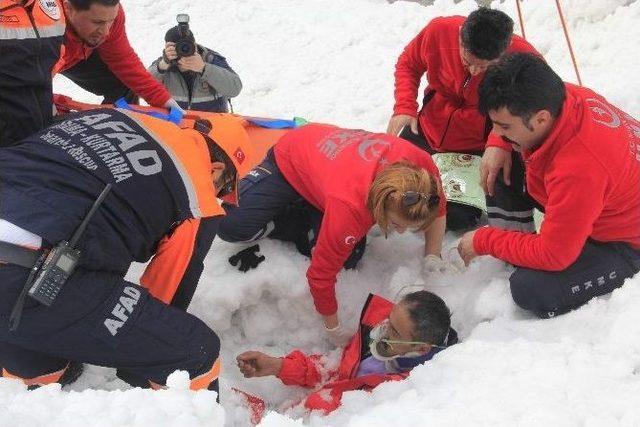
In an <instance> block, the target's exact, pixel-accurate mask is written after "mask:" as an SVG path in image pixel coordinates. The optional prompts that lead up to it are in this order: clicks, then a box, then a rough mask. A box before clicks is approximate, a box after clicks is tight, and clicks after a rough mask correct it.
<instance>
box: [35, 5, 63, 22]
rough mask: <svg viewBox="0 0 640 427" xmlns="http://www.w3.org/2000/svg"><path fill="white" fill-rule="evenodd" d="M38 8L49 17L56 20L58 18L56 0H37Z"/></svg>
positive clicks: (58, 9)
mask: <svg viewBox="0 0 640 427" xmlns="http://www.w3.org/2000/svg"><path fill="white" fill-rule="evenodd" d="M38 3H39V4H40V9H42V11H43V12H44V13H45V14H46V15H47V16H48V17H49V18H51V19H53V20H55V21H57V20H58V19H60V8H59V7H58V2H57V1H56V0H38Z"/></svg>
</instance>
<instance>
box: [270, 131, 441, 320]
mask: <svg viewBox="0 0 640 427" xmlns="http://www.w3.org/2000/svg"><path fill="white" fill-rule="evenodd" d="M274 153H275V158H276V163H277V164H278V168H279V169H280V170H281V171H282V174H283V175H284V177H285V178H286V180H287V181H288V182H289V183H290V184H291V185H292V186H293V188H294V189H295V190H296V191H297V192H298V193H300V195H302V197H304V198H305V199H306V200H308V201H309V202H310V203H311V204H313V205H314V206H315V207H316V208H318V209H319V210H321V211H322V212H323V213H324V216H323V219H322V224H321V227H320V234H319V236H318V238H317V241H316V246H315V248H314V250H313V256H312V257H311V265H310V266H309V269H308V270H307V279H308V281H309V287H310V289H311V295H312V296H313V300H314V303H315V306H316V310H317V311H318V312H319V313H320V314H322V315H325V316H326V315H330V314H334V313H335V312H336V311H337V310H338V304H337V301H336V295H335V284H336V275H337V274H338V272H339V271H340V269H341V268H342V264H343V263H344V261H345V260H346V259H347V258H348V257H349V254H350V253H351V251H352V250H353V248H354V246H355V244H356V243H357V242H358V241H359V240H360V239H362V238H363V237H364V236H365V235H366V234H367V232H368V231H369V229H370V228H371V227H372V226H373V224H374V221H373V217H372V216H371V214H370V213H369V210H368V209H367V206H366V203H367V196H368V193H369V188H370V186H371V183H372V182H373V180H374V177H375V176H376V174H377V173H378V172H379V171H380V170H381V169H382V168H383V167H384V166H385V165H387V164H390V163H394V162H397V161H401V160H407V161H409V162H411V163H413V164H414V165H417V166H419V167H421V168H424V169H425V170H427V171H428V172H429V174H431V175H432V176H434V177H436V179H437V180H438V182H439V180H440V174H439V172H438V169H437V167H436V165H435V164H434V163H433V161H432V160H431V157H430V156H429V155H428V154H427V153H426V152H424V151H423V150H421V149H419V148H417V147H415V146H414V145H413V144H411V143H409V142H407V141H405V140H403V139H400V138H396V137H394V136H389V135H386V134H376V133H370V132H366V131H363V130H353V129H340V128H337V127H333V126H328V125H317V124H310V125H307V126H303V127H301V128H298V129H295V130H293V131H291V132H288V133H286V134H285V135H284V136H283V137H282V138H281V139H280V140H279V141H278V143H277V144H276V145H275V149H274ZM440 187H441V186H440ZM439 209H440V210H439V214H440V215H444V214H445V197H444V195H443V194H440V208H439Z"/></svg>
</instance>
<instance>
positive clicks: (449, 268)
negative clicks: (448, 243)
mask: <svg viewBox="0 0 640 427" xmlns="http://www.w3.org/2000/svg"><path fill="white" fill-rule="evenodd" d="M430 273H440V274H455V273H460V269H459V268H458V266H456V265H455V264H452V263H450V262H448V261H445V260H443V259H442V258H440V257H439V256H437V255H427V256H426V257H424V260H423V261H422V274H423V275H427V274H430Z"/></svg>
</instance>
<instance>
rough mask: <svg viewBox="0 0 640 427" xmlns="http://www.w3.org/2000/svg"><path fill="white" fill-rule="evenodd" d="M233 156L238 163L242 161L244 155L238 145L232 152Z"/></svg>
mask: <svg viewBox="0 0 640 427" xmlns="http://www.w3.org/2000/svg"><path fill="white" fill-rule="evenodd" d="M233 157H235V158H236V160H237V161H238V163H240V164H242V162H244V159H245V158H246V156H245V155H244V151H242V150H241V149H240V147H238V148H237V149H236V151H235V153H233Z"/></svg>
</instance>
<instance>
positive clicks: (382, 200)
mask: <svg viewBox="0 0 640 427" xmlns="http://www.w3.org/2000/svg"><path fill="white" fill-rule="evenodd" d="M408 191H414V192H416V193H420V194H422V195H426V196H427V198H426V199H425V198H424V197H421V198H420V199H419V200H418V202H417V203H416V204H414V205H411V206H405V205H404V203H403V202H402V195H403V194H404V193H406V192H408ZM437 194H438V184H437V180H436V179H435V178H434V177H433V176H431V175H429V173H428V172H427V171H426V170H424V169H421V168H419V167H416V166H414V165H413V164H411V163H409V162H406V161H402V162H396V163H393V164H391V165H389V166H388V167H386V168H385V169H383V170H382V171H380V172H378V174H377V175H376V177H375V178H374V180H373V183H372V184H371V188H369V195H368V197H367V208H369V212H371V215H372V216H373V219H374V221H375V222H376V223H378V225H379V226H380V228H381V229H382V231H383V232H384V233H387V232H388V230H389V213H391V212H394V213H396V214H397V215H399V216H400V217H401V218H402V219H404V220H406V221H409V222H412V223H417V224H421V225H420V230H425V229H427V228H428V227H429V226H430V225H431V223H432V222H433V220H434V219H435V218H436V216H437V214H438V205H436V206H433V207H431V208H430V207H429V204H428V198H429V197H433V196H434V195H437Z"/></svg>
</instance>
